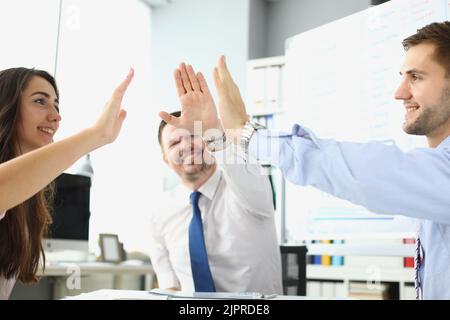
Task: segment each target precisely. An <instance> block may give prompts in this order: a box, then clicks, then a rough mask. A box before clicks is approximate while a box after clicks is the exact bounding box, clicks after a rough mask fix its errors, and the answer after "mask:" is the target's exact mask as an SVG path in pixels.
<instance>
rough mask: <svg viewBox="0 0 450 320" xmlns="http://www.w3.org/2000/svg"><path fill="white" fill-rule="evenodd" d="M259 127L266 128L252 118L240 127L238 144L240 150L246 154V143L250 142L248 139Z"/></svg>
mask: <svg viewBox="0 0 450 320" xmlns="http://www.w3.org/2000/svg"><path fill="white" fill-rule="evenodd" d="M259 129H267V128H266V127H265V126H263V125H261V124H259V123H257V122H254V121H252V120H248V121H247V122H246V123H245V125H244V127H243V128H242V130H241V135H240V139H239V145H240V146H241V149H242V151H244V153H245V154H248V145H249V144H250V139H251V138H252V136H253V134H254V133H255V132H256V131H258V130H259Z"/></svg>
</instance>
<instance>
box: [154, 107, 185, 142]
mask: <svg viewBox="0 0 450 320" xmlns="http://www.w3.org/2000/svg"><path fill="white" fill-rule="evenodd" d="M170 115H171V116H174V117H177V118H178V117H180V116H181V111H175V112H172V113H171V114H170ZM166 125H167V122H165V121H164V120H161V122H160V124H159V128H158V142H159V145H160V146H161V148H162V147H163V145H162V132H163V130H164V127H165V126H166Z"/></svg>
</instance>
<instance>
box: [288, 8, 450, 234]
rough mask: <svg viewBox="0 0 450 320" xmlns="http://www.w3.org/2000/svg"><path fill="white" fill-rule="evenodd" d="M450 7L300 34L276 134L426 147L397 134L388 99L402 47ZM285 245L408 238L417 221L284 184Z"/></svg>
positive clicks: (397, 108)
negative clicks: (302, 130)
mask: <svg viewBox="0 0 450 320" xmlns="http://www.w3.org/2000/svg"><path fill="white" fill-rule="evenodd" d="M449 12H450V1H449V0H427V1H423V0H393V1H389V2H387V3H384V4H382V5H379V6H375V7H371V8H369V9H367V10H364V11H361V12H359V13H356V14H353V15H351V16H348V17H346V18H343V19H340V20H337V21H334V22H332V23H329V24H326V25H323V26H321V27H319V28H316V29H313V30H310V31H307V32H304V33H301V34H299V35H297V36H295V37H293V38H292V39H290V41H289V46H288V48H287V51H286V66H285V75H284V77H285V78H284V80H283V84H284V88H283V90H284V97H285V99H284V109H285V113H284V115H283V116H282V119H281V121H280V123H281V126H280V128H283V129H285V130H286V129H287V128H290V127H291V126H292V125H293V124H294V123H299V124H300V125H303V126H305V127H307V128H310V129H312V130H313V131H314V132H315V133H316V135H317V136H318V137H320V138H333V139H337V140H343V141H358V142H364V141H369V140H382V141H393V142H395V143H396V144H397V145H399V146H400V147H401V148H402V149H405V150H408V149H411V148H414V147H419V146H425V145H426V141H425V139H424V138H420V137H413V136H408V135H406V134H405V133H404V132H403V131H402V123H403V118H404V108H403V104H402V102H401V101H396V100H395V99H394V92H395V90H396V88H397V86H398V84H399V83H400V80H401V77H400V75H399V71H400V67H401V64H402V62H403V58H404V55H405V54H404V50H403V47H402V45H401V41H402V40H403V39H404V38H406V37H407V36H409V35H411V34H414V33H415V32H416V30H417V29H419V28H421V27H423V26H425V25H427V24H429V23H431V22H440V21H444V20H447V17H448V13H449ZM286 226H287V230H286V231H287V239H288V240H294V241H295V240H303V239H345V238H355V237H356V238H357V237H363V238H367V237H368V236H369V237H370V236H377V237H380V236H382V237H399V236H400V237H407V236H410V235H412V234H413V233H414V232H415V222H414V221H413V220H412V219H409V218H405V217H402V216H386V215H379V214H374V213H371V212H369V211H367V210H366V209H364V208H363V207H360V206H355V205H353V204H351V203H350V202H348V201H345V200H341V199H337V198H335V197H332V196H330V195H327V194H325V193H323V192H320V191H317V190H316V189H313V188H309V187H306V188H305V187H299V186H296V185H293V184H291V183H289V182H287V186H286Z"/></svg>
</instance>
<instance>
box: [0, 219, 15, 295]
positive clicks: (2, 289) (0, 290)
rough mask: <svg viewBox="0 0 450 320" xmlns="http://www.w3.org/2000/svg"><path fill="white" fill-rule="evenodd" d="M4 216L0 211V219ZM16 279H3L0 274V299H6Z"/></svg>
mask: <svg viewBox="0 0 450 320" xmlns="http://www.w3.org/2000/svg"><path fill="white" fill-rule="evenodd" d="M4 217H5V212H3V213H0V220H2V219H3V218H4ZM15 283H16V279H5V278H4V277H2V276H0V300H7V299H8V298H9V296H10V294H11V291H12V289H13V288H14V284H15Z"/></svg>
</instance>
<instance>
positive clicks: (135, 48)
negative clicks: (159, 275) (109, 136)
mask: <svg viewBox="0 0 450 320" xmlns="http://www.w3.org/2000/svg"><path fill="white" fill-rule="evenodd" d="M150 30H151V10H150V8H149V7H148V6H146V5H145V4H144V3H142V2H141V1H139V0H96V1H89V0H64V1H63V7H62V17H61V32H60V46H59V51H58V65H57V74H56V75H57V81H58V83H59V86H60V91H61V104H60V107H61V114H62V118H63V120H62V122H61V131H60V132H59V135H58V138H62V137H65V136H67V135H69V134H72V133H75V132H77V131H79V130H80V129H82V128H85V127H87V126H90V125H92V124H93V123H94V121H95V120H96V119H97V117H98V116H99V114H100V112H101V111H102V109H103V106H104V104H105V102H106V101H107V100H108V99H109V97H110V96H111V93H112V91H113V89H114V88H115V86H116V85H117V84H118V83H119V82H121V81H122V79H123V78H124V77H125V76H126V74H127V72H128V70H129V67H131V66H132V67H134V68H135V70H136V75H135V79H134V81H133V82H132V84H131V86H130V88H129V90H128V92H127V94H126V96H125V100H124V106H125V109H126V110H127V112H128V116H127V119H126V120H125V123H124V125H123V128H122V132H121V134H120V136H119V138H118V139H117V141H116V142H115V143H114V144H111V145H108V146H106V147H104V148H102V149H99V150H96V151H94V152H93V154H92V155H91V160H92V165H93V169H94V178H93V185H92V189H91V221H90V247H91V249H93V250H94V249H95V250H97V238H98V236H97V235H98V233H100V232H107V233H117V234H119V238H120V240H121V241H123V242H124V244H125V249H128V250H136V249H145V248H146V247H147V246H148V242H147V240H146V238H145V237H146V234H148V213H149V211H150V209H151V208H152V200H153V199H154V198H153V196H152V194H155V193H158V192H159V191H160V190H161V183H160V181H161V180H162V178H161V176H160V175H159V172H160V171H161V170H158V166H159V165H160V163H159V162H158V161H156V158H155V156H154V155H155V153H157V152H158V151H159V150H158V149H157V145H156V144H155V143H154V139H153V132H154V131H155V130H156V129H155V128H156V127H157V125H158V123H157V122H158V119H157V112H156V111H155V110H154V108H153V107H152V105H151V103H150V101H151V90H150V59H151V55H150V54H151V52H150V40H151V33H150ZM158 160H159V159H158Z"/></svg>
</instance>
